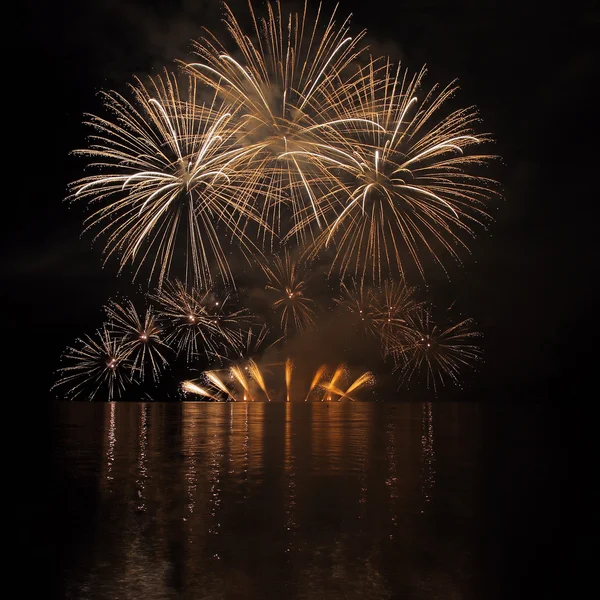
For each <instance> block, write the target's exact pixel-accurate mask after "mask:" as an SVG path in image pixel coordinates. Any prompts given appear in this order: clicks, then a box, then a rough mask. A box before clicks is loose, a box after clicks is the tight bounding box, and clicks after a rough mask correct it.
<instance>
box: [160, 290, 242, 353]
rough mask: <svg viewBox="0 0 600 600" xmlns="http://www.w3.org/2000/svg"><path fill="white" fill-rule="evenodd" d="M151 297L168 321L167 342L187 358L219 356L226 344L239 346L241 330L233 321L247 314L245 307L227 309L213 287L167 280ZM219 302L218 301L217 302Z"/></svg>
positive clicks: (236, 321)
mask: <svg viewBox="0 0 600 600" xmlns="http://www.w3.org/2000/svg"><path fill="white" fill-rule="evenodd" d="M152 298H153V299H154V300H155V302H156V303H157V304H158V306H159V309H158V310H159V314H160V315H161V316H162V317H163V318H164V319H165V320H166V321H167V322H168V324H169V325H168V333H167V336H166V338H165V341H166V343H168V344H170V345H172V346H173V347H174V348H175V349H176V351H177V353H178V354H185V356H186V359H187V361H188V362H191V361H192V360H194V359H196V358H198V356H199V355H201V354H204V355H205V356H207V357H214V356H220V355H221V353H222V351H223V348H226V349H228V348H234V349H235V348H239V347H240V345H241V343H242V334H241V332H240V330H239V329H235V328H234V327H233V324H239V321H240V320H241V319H245V318H247V313H246V311H235V312H233V313H227V312H225V311H223V310H221V308H219V306H218V301H215V300H214V293H213V292H212V291H211V290H203V289H200V288H196V287H191V288H188V286H186V285H185V284H184V283H182V282H181V281H178V280H176V281H174V282H167V283H166V284H165V286H164V288H163V289H162V290H161V291H160V292H158V293H157V294H155V295H153V296H152ZM215 303H216V304H215Z"/></svg>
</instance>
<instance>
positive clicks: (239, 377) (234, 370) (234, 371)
mask: <svg viewBox="0 0 600 600" xmlns="http://www.w3.org/2000/svg"><path fill="white" fill-rule="evenodd" d="M230 372H231V376H232V377H233V378H234V380H235V381H237V382H238V383H239V384H240V385H241V386H242V388H243V390H244V400H250V399H252V397H251V395H250V385H249V383H248V380H247V379H246V376H245V375H244V372H243V371H242V369H241V367H239V366H238V365H233V366H232V367H231V369H230Z"/></svg>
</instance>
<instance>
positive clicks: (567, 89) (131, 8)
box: [2, 0, 598, 401]
mask: <svg viewBox="0 0 600 600" xmlns="http://www.w3.org/2000/svg"><path fill="white" fill-rule="evenodd" d="M329 4H331V6H333V4H332V3H326V5H327V6H329ZM395 4H396V6H397V8H396V9H394V10H393V11H391V10H390V9H387V10H386V9H385V8H383V6H384V5H383V3H379V4H377V3H357V2H349V1H343V2H342V3H341V7H340V14H343V15H344V16H345V15H346V13H348V12H350V11H352V12H353V15H354V16H353V19H352V23H353V31H359V30H361V29H363V28H366V29H367V30H368V32H369V37H368V41H369V43H370V45H371V47H372V49H373V52H374V54H381V53H389V54H390V55H391V56H392V57H393V58H395V59H401V60H402V61H403V63H404V65H405V66H407V67H409V68H411V69H412V70H416V69H418V68H420V67H421V65H422V64H424V63H425V64H426V65H427V66H428V70H429V71H428V76H427V79H426V84H432V83H433V82H434V81H440V82H442V83H447V82H449V81H451V80H452V79H454V78H458V80H459V82H460V85H461V92H460V94H459V101H460V103H461V104H463V105H465V106H468V105H471V104H475V105H477V106H478V108H479V110H480V113H481V116H482V119H483V126H482V131H489V132H491V133H493V135H494V136H495V139H496V140H497V142H496V144H495V146H494V147H493V148H492V151H493V152H494V153H497V154H499V155H500V156H501V157H502V158H503V160H502V162H498V163H496V164H495V166H494V167H493V169H492V173H491V174H492V175H493V176H495V177H496V179H498V180H499V181H500V182H501V184H502V189H503V193H504V199H503V200H502V201H500V202H499V203H498V204H497V206H498V209H497V210H494V214H495V217H496V221H495V223H494V224H493V225H492V227H491V228H490V231H489V233H485V234H482V235H480V236H479V237H478V238H477V239H476V240H474V241H473V242H472V243H471V250H472V256H470V257H469V256H466V257H465V265H464V268H462V269H460V268H453V269H452V271H451V274H452V285H451V286H450V292H449V297H452V298H454V299H456V302H457V306H460V310H461V312H462V313H463V314H465V315H469V316H472V317H474V318H475V319H476V321H477V322H478V324H479V328H480V330H481V331H482V332H483V333H484V335H485V337H484V341H483V347H484V350H485V357H486V363H485V365H484V367H483V368H482V369H481V371H480V373H479V374H477V375H475V376H474V377H473V378H472V379H471V380H469V382H468V386H467V390H466V391H465V395H464V398H465V399H482V400H497V401H506V400H518V401H527V400H531V399H540V400H543V401H548V400H549V399H550V397H553V395H554V394H556V393H557V392H559V391H560V392H564V393H566V392H568V391H569V390H570V389H571V388H572V387H575V388H576V387H577V386H578V385H581V384H580V383H578V382H579V381H581V378H582V377H585V376H586V373H585V371H586V368H587V367H586V366H585V365H586V363H587V360H588V358H587V356H588V355H587V352H586V347H587V339H586V338H587V337H588V336H587V335H586V333H587V332H588V331H589V330H590V327H591V324H592V323H593V322H594V320H595V318H594V314H593V312H592V301H591V289H592V288H593V287H594V284H595V271H596V270H595V268H594V267H595V265H594V264H593V263H594V255H595V254H596V252H595V244H596V240H595V236H594V233H593V232H594V228H595V227H596V221H595V216H596V199H595V197H596V193H595V192H593V191H592V185H591V180H592V179H594V178H595V175H594V173H593V170H591V168H590V165H591V164H592V159H593V156H592V155H591V154H590V150H589V149H588V148H589V147H591V146H588V144H589V142H586V138H588V137H589V136H591V126H592V125H593V123H595V122H596V120H597V119H596V117H595V116H593V115H591V114H590V110H591V106H590V96H589V94H590V89H591V87H590V86H591V81H592V80H593V75H594V67H595V64H596V63H597V56H596V52H595V50H596V48H595V47H594V41H593V35H592V32H593V31H594V29H595V28H597V27H598V6H597V3H595V2H579V3H577V2H576V3H570V4H569V5H568V9H567V5H565V6H564V8H563V12H557V11H556V9H544V10H541V9H540V10H536V9H534V8H533V6H530V5H528V4H527V3H524V2H514V3H513V2H500V3H498V4H497V5H496V3H493V2H480V1H476V0H472V1H471V0H469V1H463V2H459V3H457V2H450V1H445V0H427V1H424V2H417V1H415V0H410V1H404V2H402V1H400V2H396V3H395ZM233 6H234V7H235V3H234V4H233ZM220 10H221V9H220V7H219V4H218V3H217V2H216V1H210V2H208V1H192V0H188V1H182V2H162V3H161V2H142V1H138V2H129V3H127V4H124V3H122V2H120V1H117V0H101V1H98V2H91V3H87V2H86V3H79V2H73V3H71V2H63V3H34V4H33V5H32V6H31V10H30V14H29V18H30V21H29V30H28V35H29V37H28V39H27V40H26V52H27V56H29V57H31V60H29V61H28V62H27V63H26V64H23V66H22V71H21V73H20V76H21V77H22V79H21V82H20V87H19V86H15V87H13V88H12V90H13V91H12V93H13V94H14V96H13V98H12V99H11V104H12V111H11V112H9V113H8V115H7V117H8V123H10V122H11V121H12V120H13V119H15V120H16V121H17V124H16V126H17V127H18V132H17V134H16V135H14V134H12V135H10V136H9V137H8V138H6V139H7V141H8V140H9V139H10V143H11V147H9V148H7V152H8V158H5V166H9V165H10V167H13V166H15V165H16V166H17V169H18V171H17V172H18V178H16V179H13V178H12V177H10V175H9V173H8V172H6V173H5V175H6V176H7V179H6V181H7V182H8V183H9V184H10V186H5V197H4V211H5V212H4V215H5V219H4V235H3V240H2V241H3V245H4V251H3V252H2V275H3V282H4V285H3V286H2V303H3V305H4V310H3V313H4V315H5V322H6V324H7V326H8V330H9V332H8V338H9V339H10V340H11V344H12V347H13V348H14V350H15V352H13V358H16V359H17V365H16V369H17V370H18V372H19V373H23V374H27V376H28V378H29V383H30V385H33V386H34V387H35V389H36V391H39V393H40V394H42V395H44V394H46V396H47V395H48V388H49V387H50V385H51V384H52V382H53V371H54V369H55V368H56V367H57V366H58V359H59V355H60V353H61V351H62V350H63V349H64V347H65V346H66V345H67V344H70V343H71V342H72V341H73V339H74V338H75V337H76V336H79V335H82V334H84V333H92V332H93V331H94V329H95V328H96V327H97V326H98V325H99V324H100V323H101V321H102V312H101V309H102V305H103V304H104V303H105V302H106V301H107V300H108V299H109V298H111V297H113V296H114V295H115V293H116V292H117V291H123V292H127V291H128V290H129V289H131V287H130V286H129V281H128V278H127V276H126V275H125V276H123V277H120V278H117V277H116V271H117V265H116V264H115V263H114V262H110V263H109V264H108V265H107V267H106V268H104V269H103V268H102V256H101V250H102V244H101V242H100V243H97V244H96V245H94V246H92V243H91V242H92V236H91V235H85V236H83V237H81V231H82V221H83V218H84V216H85V211H84V210H83V207H82V206H77V205H75V206H72V207H68V206H67V204H65V203H63V202H62V200H63V198H64V196H65V192H66V186H67V183H68V182H69V181H72V180H73V179H76V178H78V177H80V176H81V175H82V170H83V161H81V160H78V159H77V158H75V157H73V156H70V155H69V152H70V150H72V149H74V148H77V147H82V146H83V145H84V144H85V136H86V134H87V130H86V128H85V127H84V126H83V125H82V120H83V113H84V112H86V111H89V112H98V111H100V109H101V104H100V101H99V98H98V96H97V92H98V91H99V90H101V89H117V90H121V91H123V90H125V86H126V84H127V83H128V82H130V81H131V80H132V76H133V75H139V76H142V77H143V76H144V75H145V74H150V73H156V72H158V71H159V70H160V69H161V68H162V67H163V66H165V65H166V66H173V61H174V60H175V59H178V58H186V57H189V56H190V49H191V44H190V39H191V38H193V37H195V36H198V35H199V32H200V26H201V25H206V26H207V27H209V28H211V29H213V30H214V29H215V28H218V27H219V23H218V19H219V14H220ZM13 85H14V84H13ZM15 88H16V89H17V90H19V91H18V92H17V91H16V90H15ZM15 140H16V142H17V148H16V149H15V148H14V147H12V143H13V142H14V141H15ZM15 150H16V151H15ZM9 189H10V191H9ZM6 192H8V194H7V193H6ZM6 211H8V213H7V212H6ZM431 283H432V287H434V288H435V281H433V282H431ZM445 288H446V289H448V285H445ZM444 293H446V292H444Z"/></svg>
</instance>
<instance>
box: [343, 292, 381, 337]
mask: <svg viewBox="0 0 600 600" xmlns="http://www.w3.org/2000/svg"><path fill="white" fill-rule="evenodd" d="M340 288H341V289H340V291H341V293H340V296H339V297H338V298H335V299H334V302H335V304H336V305H337V307H338V309H339V310H340V311H342V312H343V313H345V314H346V316H347V317H350V319H351V321H352V326H353V327H356V328H357V329H358V330H359V331H362V332H363V333H365V334H367V335H369V336H373V337H377V336H378V334H379V317H380V311H379V310H378V309H377V307H376V306H375V299H374V295H373V290H372V289H371V288H370V287H367V286H364V285H361V284H359V283H357V282H355V281H353V282H352V283H349V284H346V283H344V282H342V284H341V286H340Z"/></svg>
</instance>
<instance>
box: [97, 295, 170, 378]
mask: <svg viewBox="0 0 600 600" xmlns="http://www.w3.org/2000/svg"><path fill="white" fill-rule="evenodd" d="M105 310H106V315H107V317H108V319H109V322H108V324H107V328H108V330H109V331H110V332H111V333H112V334H113V335H115V336H117V337H120V339H121V342H122V343H123V345H124V347H125V348H126V349H129V350H130V351H131V352H130V355H131V360H132V371H133V373H134V374H135V373H137V374H139V379H140V380H143V379H144V376H145V368H146V365H147V364H149V366H150V368H151V371H152V378H153V379H154V381H158V379H159V377H160V375H161V374H162V372H163V371H164V369H165V368H166V367H167V366H168V364H169V363H168V360H167V358H166V357H165V352H168V351H170V347H169V346H168V345H167V344H166V343H165V342H164V341H163V339H162V337H163V333H164V330H163V327H162V326H161V324H160V322H159V321H158V318H157V315H156V314H155V312H154V310H153V308H152V307H148V308H147V309H146V311H145V313H144V315H143V317H142V316H140V314H139V313H138V311H137V310H136V308H135V306H134V304H133V302H131V300H128V301H127V302H126V303H125V304H124V305H121V304H119V303H117V302H111V303H110V304H108V306H106V307H105Z"/></svg>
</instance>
